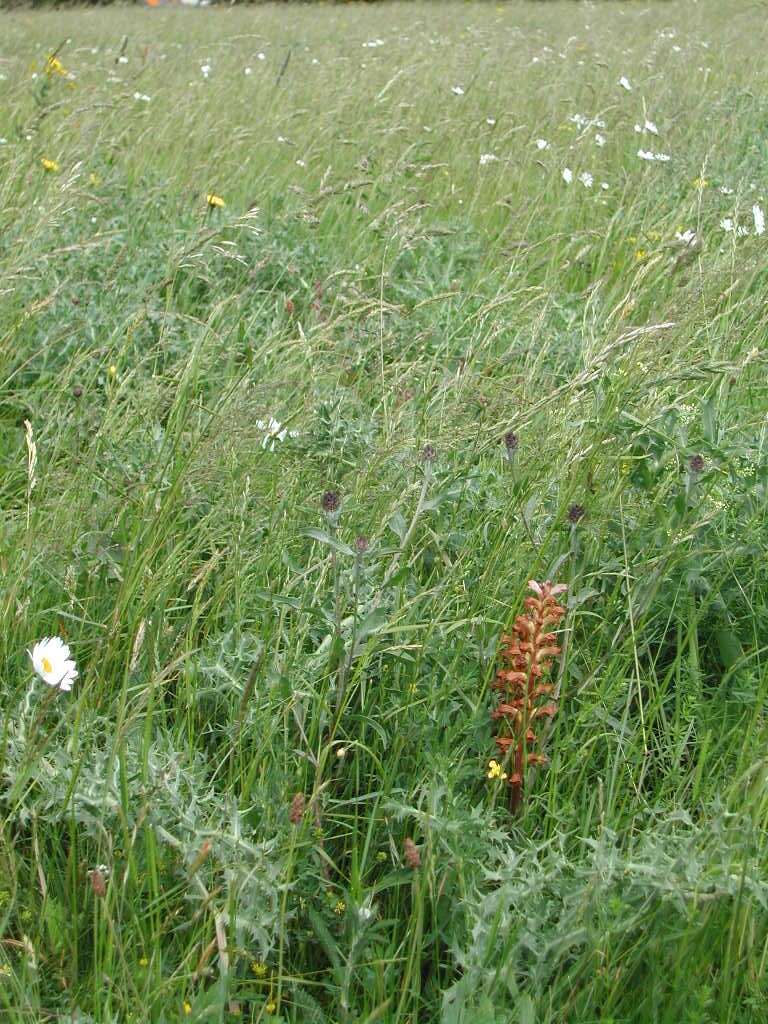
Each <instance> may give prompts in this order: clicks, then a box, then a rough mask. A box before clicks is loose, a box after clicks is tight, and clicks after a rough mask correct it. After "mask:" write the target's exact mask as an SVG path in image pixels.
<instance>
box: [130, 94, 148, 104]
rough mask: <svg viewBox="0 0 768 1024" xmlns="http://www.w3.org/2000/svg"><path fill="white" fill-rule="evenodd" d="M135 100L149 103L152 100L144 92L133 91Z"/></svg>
mask: <svg viewBox="0 0 768 1024" xmlns="http://www.w3.org/2000/svg"><path fill="white" fill-rule="evenodd" d="M133 98H134V99H135V100H140V101H141V102H142V103H150V102H151V101H152V97H151V96H147V94H146V93H145V92H135V93H134V94H133Z"/></svg>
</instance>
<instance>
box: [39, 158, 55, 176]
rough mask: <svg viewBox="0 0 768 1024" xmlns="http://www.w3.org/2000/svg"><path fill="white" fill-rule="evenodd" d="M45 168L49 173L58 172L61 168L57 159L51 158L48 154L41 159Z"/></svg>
mask: <svg viewBox="0 0 768 1024" xmlns="http://www.w3.org/2000/svg"><path fill="white" fill-rule="evenodd" d="M40 163H41V164H42V167H43V170H44V171H46V172H47V173H48V174H56V173H57V172H58V170H59V164H58V161H57V160H49V159H48V157H47V156H44V157H43V158H42V160H41V161H40Z"/></svg>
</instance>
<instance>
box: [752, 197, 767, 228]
mask: <svg viewBox="0 0 768 1024" xmlns="http://www.w3.org/2000/svg"><path fill="white" fill-rule="evenodd" d="M752 217H753V219H754V221H755V234H756V235H764V234H765V214H764V213H763V208H762V207H761V206H759V205H758V204H757V203H755V205H754V206H753V207H752Z"/></svg>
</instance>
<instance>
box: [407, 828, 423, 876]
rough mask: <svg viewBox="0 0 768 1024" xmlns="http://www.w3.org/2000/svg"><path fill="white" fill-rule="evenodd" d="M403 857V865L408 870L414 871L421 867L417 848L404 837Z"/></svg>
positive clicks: (409, 838)
mask: <svg viewBox="0 0 768 1024" xmlns="http://www.w3.org/2000/svg"><path fill="white" fill-rule="evenodd" d="M403 856H404V857H405V863H406V864H407V865H408V867H409V868H412V869H413V870H414V871H415V870H416V868H418V867H420V865H421V854H420V853H419V848H418V846H417V845H416V843H414V841H413V840H412V839H411V837H410V836H406V839H405V842H404V843H403Z"/></svg>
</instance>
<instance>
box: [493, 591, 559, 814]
mask: <svg viewBox="0 0 768 1024" xmlns="http://www.w3.org/2000/svg"><path fill="white" fill-rule="evenodd" d="M528 586H529V587H530V589H531V590H532V591H533V592H534V594H535V595H536V596H535V597H527V598H526V599H525V609H526V610H525V613H524V614H523V615H518V617H517V618H516V619H515V623H514V625H513V626H512V633H511V635H509V636H502V638H501V643H502V648H501V659H502V662H503V663H504V666H503V667H502V668H501V669H499V671H498V672H497V673H496V681H495V682H494V683H493V684H492V687H493V689H494V690H498V691H499V703H498V705H497V707H495V708H494V709H493V710H492V711H491V719H492V720H493V721H494V722H498V729H499V732H498V735H497V736H496V746H497V747H498V750H499V754H500V756H501V758H502V759H504V758H511V764H510V766H509V768H508V776H507V782H508V783H509V786H510V807H511V809H512V811H513V813H515V812H517V811H519V809H520V805H521V804H522V802H523V787H524V785H525V775H526V769H527V768H529V767H532V766H534V765H544V764H546V763H547V759H546V757H545V755H544V754H541V753H538V752H536V751H533V750H531V747H532V746H534V745H535V744H536V743H537V742H538V737H537V735H536V726H537V723H538V722H540V721H541V720H542V719H544V718H551V717H552V715H554V714H555V712H556V711H557V707H556V705H555V704H553V703H552V702H551V701H547V702H546V703H545V702H544V701H543V700H542V698H546V697H549V695H550V694H551V693H552V690H553V689H554V687H553V686H552V684H551V683H547V682H544V681H542V676H543V675H545V674H546V673H547V672H549V671H550V670H551V668H552V664H553V659H554V658H557V657H558V656H559V655H560V648H559V647H558V645H557V644H556V643H555V640H556V637H555V634H554V633H553V632H551V630H552V627H553V626H556V625H557V624H558V623H559V622H560V619H562V617H563V616H564V615H565V608H563V607H562V606H561V605H559V604H558V603H557V600H556V598H557V595H558V594H562V593H564V592H565V591H566V590H567V589H568V588H567V586H566V585H565V584H564V583H556V584H554V585H553V584H552V583H550V582H549V580H547V582H546V583H537V582H536V580H530V581H529V583H528Z"/></svg>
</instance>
